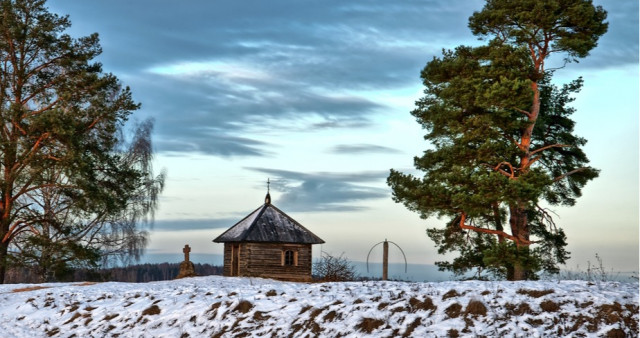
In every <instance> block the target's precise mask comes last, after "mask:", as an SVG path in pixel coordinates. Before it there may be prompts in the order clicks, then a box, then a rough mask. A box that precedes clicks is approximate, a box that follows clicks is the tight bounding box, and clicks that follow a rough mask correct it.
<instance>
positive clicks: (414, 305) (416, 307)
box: [409, 297, 437, 312]
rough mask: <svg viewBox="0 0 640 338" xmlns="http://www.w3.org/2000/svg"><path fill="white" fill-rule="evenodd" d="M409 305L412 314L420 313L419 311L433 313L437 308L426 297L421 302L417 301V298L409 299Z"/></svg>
mask: <svg viewBox="0 0 640 338" xmlns="http://www.w3.org/2000/svg"><path fill="white" fill-rule="evenodd" d="M409 305H411V310H412V311H413V312H416V311H420V310H422V311H426V310H431V311H435V310H436V309H437V307H436V306H435V305H433V301H432V300H431V298H429V297H426V298H425V299H424V300H423V301H421V300H419V299H418V298H415V297H411V299H409Z"/></svg>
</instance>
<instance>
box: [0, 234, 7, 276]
mask: <svg viewBox="0 0 640 338" xmlns="http://www.w3.org/2000/svg"><path fill="white" fill-rule="evenodd" d="M8 251H9V243H5V242H2V241H0V284H4V275H5V273H6V272H7V258H8V257H7V252H8Z"/></svg>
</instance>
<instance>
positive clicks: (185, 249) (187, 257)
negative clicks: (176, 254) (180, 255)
mask: <svg viewBox="0 0 640 338" xmlns="http://www.w3.org/2000/svg"><path fill="white" fill-rule="evenodd" d="M182 252H184V261H185V262H188V261H189V252H191V248H190V247H189V244H187V245H185V246H184V249H182Z"/></svg>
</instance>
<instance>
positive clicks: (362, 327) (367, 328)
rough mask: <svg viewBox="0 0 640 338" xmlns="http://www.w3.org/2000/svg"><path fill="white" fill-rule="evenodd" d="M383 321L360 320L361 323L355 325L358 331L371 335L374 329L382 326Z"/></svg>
mask: <svg viewBox="0 0 640 338" xmlns="http://www.w3.org/2000/svg"><path fill="white" fill-rule="evenodd" d="M384 323H385V322H384V320H382V319H375V318H362V321H361V322H360V323H358V325H356V329H358V330H359V331H362V332H365V333H368V334H371V332H373V331H374V330H375V329H377V328H379V327H380V326H382V325H383V324H384Z"/></svg>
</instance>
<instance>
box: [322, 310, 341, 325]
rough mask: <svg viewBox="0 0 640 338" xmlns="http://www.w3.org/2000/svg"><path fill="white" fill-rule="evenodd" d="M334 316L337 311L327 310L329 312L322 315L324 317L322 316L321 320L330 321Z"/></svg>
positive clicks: (336, 314) (336, 315)
mask: <svg viewBox="0 0 640 338" xmlns="http://www.w3.org/2000/svg"><path fill="white" fill-rule="evenodd" d="M336 317H338V313H337V312H335V311H329V313H327V314H326V315H324V317H322V320H323V321H325V322H327V321H329V322H332V321H334V320H335V319H336Z"/></svg>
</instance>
